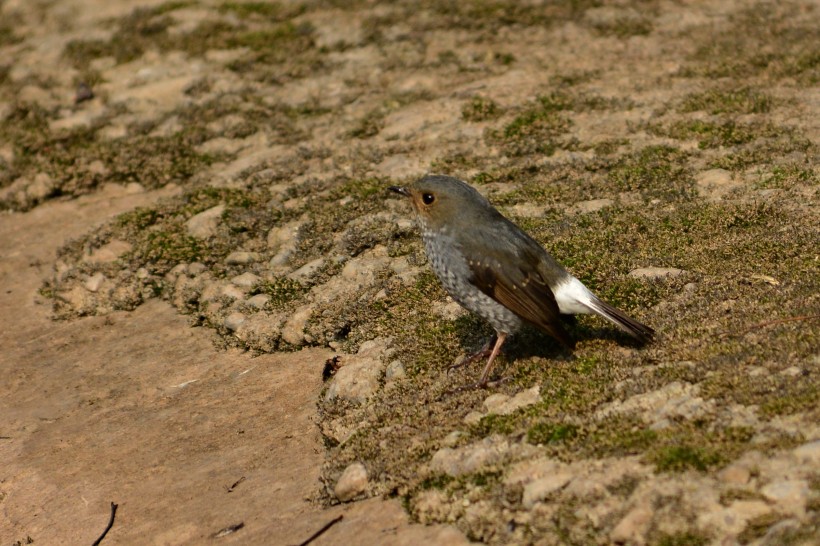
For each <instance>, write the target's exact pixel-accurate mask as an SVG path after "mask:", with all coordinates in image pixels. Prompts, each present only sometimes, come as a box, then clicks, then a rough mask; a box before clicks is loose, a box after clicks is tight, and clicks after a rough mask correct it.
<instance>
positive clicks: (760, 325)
mask: <svg viewBox="0 0 820 546" xmlns="http://www.w3.org/2000/svg"><path fill="white" fill-rule="evenodd" d="M815 319H820V315H800V316H799V317H789V318H784V319H777V320H767V321H764V322H759V323H757V324H753V325H752V326H749V327H748V328H745V329H743V330H740V331H739V332H736V333H735V335H738V336H740V335H743V334H748V333H749V332H751V331H752V330H757V329H758V328H766V327H767V326H775V325H777V324H785V323H787V322H797V321H799V320H815ZM730 335H732V334H731V332H724V333H723V335H722V336H721V337H727V336H730Z"/></svg>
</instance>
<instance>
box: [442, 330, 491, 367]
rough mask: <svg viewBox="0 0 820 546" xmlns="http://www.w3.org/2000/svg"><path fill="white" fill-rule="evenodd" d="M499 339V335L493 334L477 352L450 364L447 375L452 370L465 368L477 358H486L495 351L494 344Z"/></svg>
mask: <svg viewBox="0 0 820 546" xmlns="http://www.w3.org/2000/svg"><path fill="white" fill-rule="evenodd" d="M497 339H498V336H495V335H493V337H491V338H490V339H489V341H487V343H485V344H484V346H483V347H482V348H481V349H479V350H478V351H477V352H475V353H473V354H471V355H469V356H467V357H465V358H464V359H463V360H460V361H459V362H456V363H455V364H452V365H450V366H448V367H447V375H450V372H452V371H453V370H457V369H459V368H463V367H464V366H469V365H470V364H472V363H473V362H475V361H476V360H484V359H485V358H487V357H489V356H490V355H491V354H492V352H493V345H495V342H496V340H497Z"/></svg>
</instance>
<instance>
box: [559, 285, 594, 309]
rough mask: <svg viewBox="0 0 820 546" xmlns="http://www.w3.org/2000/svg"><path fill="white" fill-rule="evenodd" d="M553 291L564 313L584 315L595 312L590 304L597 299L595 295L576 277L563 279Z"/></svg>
mask: <svg viewBox="0 0 820 546" xmlns="http://www.w3.org/2000/svg"><path fill="white" fill-rule="evenodd" d="M553 293H554V294H555V302H556V303H557V304H558V310H559V311H561V313H563V314H564V315H584V314H589V313H594V312H595V310H593V309H592V307H591V305H590V304H591V303H592V302H593V301H595V299H596V298H595V295H594V294H593V293H592V292H590V291H589V288H587V287H586V286H584V284H583V283H582V282H581V281H579V280H578V279H576V278H575V277H571V278H570V279H567V280H564V281H561V283H560V284H558V286H556V287H555V290H553Z"/></svg>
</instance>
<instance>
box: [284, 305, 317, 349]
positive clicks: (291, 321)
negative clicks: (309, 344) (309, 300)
mask: <svg viewBox="0 0 820 546" xmlns="http://www.w3.org/2000/svg"><path fill="white" fill-rule="evenodd" d="M312 314H313V307H312V306H310V305H305V306H303V307H300V308H299V309H297V310H296V311H294V312H293V314H292V315H291V316H290V318H288V320H287V322H285V326H284V327H283V328H282V339H284V340H285V341H286V342H288V343H290V344H291V345H296V346H299V345H302V344H303V343H304V342H305V325H306V324H307V321H308V320H309V319H310V317H311V315H312Z"/></svg>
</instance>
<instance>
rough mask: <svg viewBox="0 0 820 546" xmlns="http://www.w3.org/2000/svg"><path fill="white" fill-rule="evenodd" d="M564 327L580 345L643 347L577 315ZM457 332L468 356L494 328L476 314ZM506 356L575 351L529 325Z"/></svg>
mask: <svg viewBox="0 0 820 546" xmlns="http://www.w3.org/2000/svg"><path fill="white" fill-rule="evenodd" d="M561 319H562V321H563V323H564V327H565V328H566V329H567V332H568V333H569V335H570V337H571V338H572V339H573V340H575V342H576V343H578V342H581V341H585V340H590V339H603V340H608V341H613V342H615V343H616V344H618V345H620V346H625V347H634V348H639V347H642V346H643V344H642V343H641V342H640V341H638V340H636V339H635V338H633V337H632V336H630V335H628V334H626V333H625V332H622V331H621V330H619V329H617V328H615V327H614V326H610V325H608V324H600V325H598V324H590V323H589V322H588V321H579V320H578V319H577V318H576V317H575V316H572V315H562V317H561ZM458 322H460V324H458V327H457V328H456V331H457V332H458V334H459V343H460V345H461V347H463V348H464V350H465V351H466V352H467V353H468V354H473V353H475V352H477V351H479V350H480V349H481V348H482V346H483V345H484V344H485V343H486V342H487V340H489V339H490V338H491V337H492V336H493V334H494V332H493V329H492V327H491V326H490V325H489V324H487V323H486V322H484V321H483V320H481V319H479V318H478V317H475V316H473V315H467V316H464V317H460V318H459V319H458ZM502 353H503V354H504V355H505V356H506V357H507V358H508V359H510V360H518V359H526V358H532V357H539V358H549V359H554V358H560V359H572V358H574V356H573V352H572V350H570V349H568V348H566V347H564V346H563V345H561V343H559V342H558V341H557V340H555V339H554V338H553V337H551V336H549V335H548V334H545V333H543V332H541V331H539V330H537V329H535V328H533V327H529V326H525V327H524V328H522V329H521V331H519V332H518V333H516V335H514V336H511V337H510V338H508V341H507V342H506V343H505V344H504V347H503V349H502Z"/></svg>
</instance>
